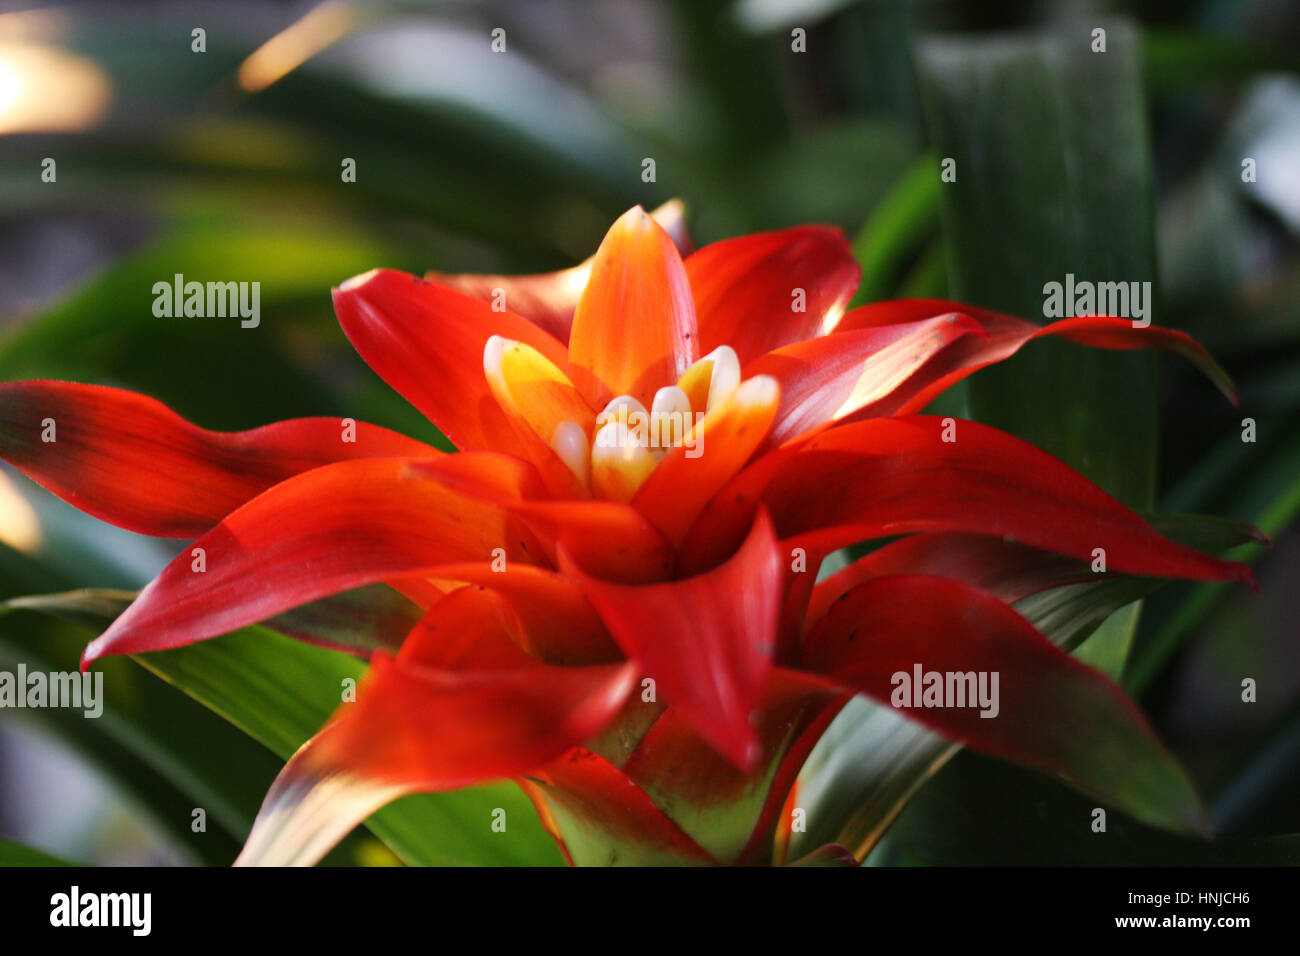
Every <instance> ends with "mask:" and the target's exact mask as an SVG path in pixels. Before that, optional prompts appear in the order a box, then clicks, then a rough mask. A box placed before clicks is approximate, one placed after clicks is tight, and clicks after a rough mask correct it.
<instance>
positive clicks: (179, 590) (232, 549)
mask: <svg viewBox="0 0 1300 956" xmlns="http://www.w3.org/2000/svg"><path fill="white" fill-rule="evenodd" d="M535 480H536V479H535V473H534V472H533V471H532V469H531V468H529V467H528V466H527V465H526V464H525V463H523V462H521V461H518V460H517V459H513V458H507V457H505V456H502V455H493V454H492V453H490V452H463V453H461V454H458V455H448V456H446V457H444V458H440V459H436V460H433V461H423V460H418V459H407V458H377V459H372V460H369V461H351V462H341V463H339V464H335V465H327V466H325V467H324V468H317V469H316V470H315V471H309V472H306V473H305V474H302V475H298V476H296V477H294V478H290V479H289V480H288V481H285V482H282V483H281V484H279V485H276V486H275V487H274V488H272V489H271V490H269V491H267V492H264V493H263V494H262V495H259V496H258V497H257V498H254V499H253V500H252V501H250V502H249V503H248V504H246V505H244V506H243V507H242V508H240V509H239V510H238V511H236V512H234V513H233V514H231V515H230V516H229V517H227V518H226V519H225V520H224V521H223V522H221V524H219V525H217V527H215V528H214V529H212V530H211V531H209V532H208V533H207V534H206V535H204V536H203V537H202V538H200V539H199V540H198V541H196V542H195V548H194V549H192V550H189V551H186V552H184V553H182V554H181V555H180V556H179V557H178V558H177V559H176V560H175V561H173V562H172V563H171V564H169V565H168V566H167V567H166V568H164V569H163V571H162V573H161V574H159V575H158V577H157V578H155V579H154V580H153V581H152V582H151V583H150V584H149V586H148V587H146V588H145V589H144V590H143V591H141V592H140V596H139V597H138V598H136V600H135V602H134V603H133V604H132V605H131V606H130V607H129V608H127V610H126V611H125V613H123V614H122V615H121V617H119V618H118V619H117V620H116V621H114V622H113V624H112V626H111V627H110V628H109V629H108V630H107V631H105V632H104V633H103V634H102V635H100V636H99V637H98V638H96V639H95V640H94V641H92V642H91V643H90V645H89V646H88V647H87V648H86V652H85V654H84V655H83V658H82V660H83V663H84V662H89V661H92V660H94V659H95V658H97V657H102V656H104V655H105V654H135V653H140V652H144V651H156V650H163V649H165V648H168V647H178V646H180V645H183V644H188V643H192V642H194V641H199V640H203V639H204V638H208V637H215V636H216V635H218V634H224V633H226V632H228V631H232V630H235V629H236V628H239V627H243V626H245V625H247V624H252V623H254V622H256V621H261V620H265V619H266V618H268V617H271V616H272V615H275V614H278V613H280V612H281V611H284V610H287V609H288V608H291V607H296V606H298V605H300V604H306V603H307V602H308V601H313V600H316V599H317V598H321V597H325V596H327V595H329V594H333V593H336V592H338V591H344V590H347V589H349V588H356V587H360V586H362V585H365V584H370V583H373V582H375V581H382V580H386V579H389V578H395V577H401V576H404V575H412V574H416V573H419V572H421V571H423V570H424V569H427V568H429V567H431V566H435V565H438V564H443V563H447V562H450V561H490V560H491V559H492V557H493V554H492V552H493V549H495V548H502V549H504V550H503V552H502V554H503V555H504V556H505V558H506V559H507V560H509V561H519V562H520V563H526V562H527V560H528V557H527V552H526V550H523V549H522V548H521V545H524V546H525V547H526V545H525V542H526V541H527V540H528V537H529V536H528V534H527V532H526V531H524V530H523V529H522V528H519V527H517V524H518V522H517V521H515V520H513V519H512V518H511V517H510V515H509V513H508V512H507V511H506V508H505V507H504V505H503V504H502V502H504V501H508V500H511V499H515V498H518V497H519V496H520V495H521V494H524V493H527V492H528V491H530V490H531V489H532V486H533V484H534V483H535ZM532 543H533V547H534V548H536V547H538V545H537V543H536V542H535V541H534V542H532ZM197 549H202V552H203V557H204V562H205V568H206V569H205V570H204V571H203V572H202V573H199V572H197V571H196V570H194V567H195V562H196V560H197V559H196V558H195V557H194V554H195V551H196V550H197Z"/></svg>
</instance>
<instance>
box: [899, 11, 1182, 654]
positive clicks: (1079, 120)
mask: <svg viewBox="0 0 1300 956" xmlns="http://www.w3.org/2000/svg"><path fill="white" fill-rule="evenodd" d="M1106 29H1107V48H1106V52H1105V54H1104V55H1102V54H1096V53H1093V52H1092V51H1091V49H1090V41H1091V36H1090V34H1091V30H1090V29H1085V28H1084V27H1082V26H1074V27H1068V28H1064V29H1062V30H1061V31H1059V32H1055V33H1051V34H1046V35H1038V36H1014V37H1010V36H1009V37H999V38H995V39H984V38H979V39H959V40H952V39H943V40H938V39H935V40H929V41H926V42H925V43H924V44H923V45H922V47H921V50H920V56H919V68H920V71H921V77H922V87H923V98H924V100H925V104H926V112H927V117H928V119H929V122H930V128H931V131H932V134H933V138H934V148H935V150H936V152H937V153H938V155H939V156H940V157H944V158H951V159H953V160H955V163H956V166H955V171H956V181H955V182H949V183H944V184H943V188H942V189H941V190H940V192H941V194H942V203H943V229H944V236H945V242H946V245H947V251H948V263H949V277H950V280H951V285H952V294H953V296H954V297H955V298H958V299H962V300H965V301H969V302H971V303H973V304H976V305H981V306H985V307H988V308H994V309H999V310H1002V311H1005V312H1010V313H1012V314H1015V315H1021V316H1028V317H1034V316H1042V315H1043V314H1044V310H1045V305H1044V302H1045V295H1044V286H1045V285H1046V284H1047V283H1050V282H1057V283H1061V284H1064V283H1065V282H1066V281H1067V278H1066V277H1067V275H1073V276H1074V277H1075V278H1076V279H1077V280H1080V281H1089V282H1140V283H1141V282H1149V283H1151V285H1150V286H1147V288H1149V289H1154V288H1155V285H1154V283H1155V280H1156V262H1155V232H1154V222H1155V219H1154V206H1153V198H1152V186H1151V180H1150V147H1149V144H1148V139H1147V131H1146V112H1145V109H1146V108H1145V103H1144V101H1143V98H1142V82H1141V79H1142V78H1141V61H1140V57H1139V49H1138V38H1137V35H1136V33H1135V31H1134V30H1133V29H1132V28H1131V27H1130V26H1129V25H1128V24H1126V23H1124V22H1116V23H1111V24H1108V25H1107V27H1106ZM1147 304H1148V307H1150V305H1151V303H1150V301H1149V299H1148V303H1147ZM1147 317H1148V318H1151V315H1150V313H1149V312H1148V314H1147ZM1157 317H1158V316H1157ZM1156 398H1157V395H1156V384H1155V365H1154V359H1153V357H1152V356H1151V355H1148V354H1142V353H1123V354H1116V353H1113V352H1102V351H1095V350H1090V349H1085V348H1080V347H1078V346H1075V345H1071V344H1068V343H1064V342H1044V343H1035V345H1034V346H1033V347H1032V348H1028V349H1025V350H1024V351H1023V352H1021V353H1020V354H1019V355H1017V356H1015V357H1014V358H1012V359H1011V360H1009V361H1007V362H1005V363H1002V364H1001V365H1000V366H997V367H994V368H990V369H987V370H985V371H983V372H981V373H980V374H979V375H977V376H975V377H974V378H973V379H971V381H970V387H969V401H970V409H971V412H972V415H973V417H975V418H976V419H977V420H979V421H983V422H987V423H989V424H992V425H995V426H997V427H999V428H1001V429H1003V430H1004V431H1008V432H1011V433H1012V434H1015V435H1018V436H1019V437H1021V438H1024V439H1025V440H1027V441H1029V442H1031V443H1032V444H1034V445H1036V446H1038V447H1040V448H1043V449H1044V450H1046V451H1048V452H1050V453H1052V454H1053V455H1055V456H1056V457H1058V458H1061V459H1062V460H1064V461H1065V462H1067V463H1068V464H1070V465H1073V466H1074V467H1075V468H1077V469H1078V470H1079V471H1081V472H1082V473H1083V474H1085V475H1087V476H1088V477H1089V478H1091V479H1092V480H1093V481H1095V482H1097V483H1098V484H1099V485H1101V486H1102V487H1103V488H1105V489H1106V490H1107V491H1109V492H1111V493H1112V494H1114V495H1115V496H1116V497H1118V498H1119V499H1120V500H1122V501H1124V502H1125V503H1126V504H1129V505H1130V506H1134V507H1138V508H1147V507H1150V505H1151V503H1152V500H1153V494H1154V489H1155V455H1156V440H1157V431H1156V428H1157V423H1156V413H1157V403H1156ZM1138 611H1139V609H1138V608H1137V607H1132V608H1129V609H1128V610H1125V611H1123V612H1122V613H1120V614H1118V615H1116V616H1115V617H1114V618H1113V619H1112V620H1110V621H1108V622H1107V624H1106V625H1105V626H1104V627H1103V628H1102V630H1101V631H1100V632H1099V633H1098V634H1097V635H1096V636H1094V637H1093V638H1092V641H1091V642H1090V646H1089V648H1088V650H1087V651H1086V652H1085V653H1084V655H1083V657H1084V659H1085V660H1087V661H1088V662H1089V663H1092V664H1094V665H1095V666H1099V667H1100V668H1101V669H1103V670H1104V671H1105V672H1106V673H1109V674H1111V675H1117V674H1118V673H1120V671H1121V669H1122V667H1123V663H1124V660H1125V659H1126V657H1127V653H1128V648H1129V646H1130V644H1131V642H1132V638H1133V632H1134V629H1135V627H1136V623H1137V615H1138Z"/></svg>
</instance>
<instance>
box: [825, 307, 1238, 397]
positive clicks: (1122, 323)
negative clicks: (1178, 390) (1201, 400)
mask: <svg viewBox="0 0 1300 956" xmlns="http://www.w3.org/2000/svg"><path fill="white" fill-rule="evenodd" d="M947 312H958V313H961V314H963V315H968V316H970V317H972V318H974V319H975V320H977V321H978V322H979V323H980V324H981V325H982V326H984V329H985V331H986V332H987V333H988V335H987V337H986V338H983V339H967V340H964V341H962V342H959V343H957V344H955V345H954V346H953V347H952V348H950V349H947V350H945V351H944V353H943V354H942V355H941V356H939V357H938V358H936V359H935V361H933V362H931V363H930V364H929V365H928V366H927V368H926V369H925V374H924V376H923V377H922V376H918V380H917V381H916V382H914V383H911V384H913V385H915V386H916V387H914V388H911V389H909V390H908V391H907V392H906V393H904V394H900V395H899V396H897V397H898V399H899V400H898V401H894V402H891V401H885V402H881V403H880V404H879V406H877V407H872V408H868V409H865V410H864V414H872V415H893V414H900V413H909V412H915V411H920V410H921V409H922V408H924V407H925V406H926V405H927V404H928V403H929V402H930V400H931V399H932V398H934V397H935V396H936V395H938V394H940V393H941V392H943V391H944V390H945V389H947V388H948V387H950V386H951V385H953V384H955V383H956V382H958V381H960V380H961V379H963V378H965V377H967V376H968V375H970V374H971V373H973V372H975V371H977V370H979V369H981V368H984V367H985V366H986V365H991V364H993V363H994V362H1001V361H1003V360H1004V359H1007V358H1010V357H1011V356H1012V355H1015V354H1016V352H1018V351H1019V350H1020V348H1021V346H1023V345H1025V344H1026V343H1027V342H1030V341H1032V340H1033V339H1037V338H1041V337H1043V336H1048V335H1055V336H1060V337H1061V338H1063V339H1066V340H1067V341H1070V342H1075V343H1077V344H1079V345H1086V346H1088V347H1090V348H1098V349H1110V350H1114V351H1130V350H1133V349H1147V348H1159V349H1164V350H1166V351H1170V352H1175V353H1177V354H1179V355H1181V356H1182V357H1183V358H1185V359H1187V360H1188V361H1189V362H1191V363H1192V364H1193V365H1195V366H1196V367H1197V368H1199V369H1200V370H1201V372H1202V373H1203V374H1204V375H1205V376H1206V378H1208V379H1209V380H1210V381H1211V382H1213V383H1214V384H1215V386H1216V387H1217V388H1218V389H1219V391H1221V392H1223V394H1224V395H1225V396H1227V398H1228V400H1229V401H1230V402H1232V404H1234V405H1236V404H1237V389H1236V386H1235V385H1233V383H1232V379H1231V378H1230V377H1229V375H1228V373H1227V372H1226V371H1224V369H1223V367H1222V366H1221V365H1219V363H1218V362H1216V361H1215V360H1214V357H1213V356H1212V355H1210V353H1209V352H1207V351H1206V350H1205V348H1204V346H1202V345H1201V344H1200V343H1199V342H1197V341H1196V340H1195V339H1194V338H1192V337H1191V336H1190V335H1188V334H1187V333H1186V332H1180V331H1178V330H1177V329H1165V328H1160V327H1158V326H1154V325H1152V326H1146V327H1142V326H1135V325H1134V324H1133V322H1132V321H1131V320H1129V319H1121V318H1117V317H1115V316H1106V315H1081V316H1076V317H1074V318H1069V319H1061V320H1060V321H1059V322H1052V323H1049V324H1048V325H1041V326H1040V325H1036V324H1034V323H1033V322H1027V321H1025V320H1024V319H1020V318H1016V317H1015V316H1013V315H1005V314H1003V313H1001V312H993V311H990V310H989V309H980V308H976V307H975V306H971V305H965V304H963V303H961V302H950V301H948V300H946V299H894V300H891V301H887V302H873V303H871V304H870V305H864V306H862V307H861V308H857V309H854V310H853V311H851V312H849V313H848V314H847V315H845V316H844V319H843V321H841V322H840V324H839V326H837V327H836V330H835V331H836V334H839V333H842V332H851V331H854V330H858V329H869V328H879V327H882V326H889V325H895V324H898V323H901V322H915V321H918V320H921V319H927V318H932V317H934V316H936V315H942V314H944V313H947Z"/></svg>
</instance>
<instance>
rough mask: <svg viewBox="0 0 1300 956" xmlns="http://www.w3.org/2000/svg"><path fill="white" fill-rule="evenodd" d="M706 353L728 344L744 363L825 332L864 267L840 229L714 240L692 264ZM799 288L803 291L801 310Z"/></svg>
mask: <svg viewBox="0 0 1300 956" xmlns="http://www.w3.org/2000/svg"><path fill="white" fill-rule="evenodd" d="M686 274H687V275H688V276H689V277H690V281H691V291H692V292H693V293H694V295H695V309H696V314H697V316H698V317H699V326H700V353H701V354H707V353H709V352H711V351H713V349H715V348H717V347H718V346H719V345H730V346H731V347H732V348H733V349H735V350H736V354H737V355H739V356H740V361H741V364H742V365H743V364H744V363H746V362H748V361H750V360H751V359H756V358H758V357H759V356H760V355H763V354H764V353H766V352H770V351H772V350H773V349H777V348H780V347H781V346H783V345H789V344H791V343H793V342H802V341H804V340H805V339H811V338H813V337H815V336H818V335H821V334H823V332H825V331H826V330H827V329H829V328H830V327H831V326H833V324H834V322H835V321H836V320H838V319H839V317H840V314H841V313H842V312H843V311H844V307H845V306H846V305H848V303H849V300H850V299H851V298H853V290H854V289H856V288H857V287H858V279H859V278H860V277H861V275H862V270H861V269H860V268H859V266H858V264H857V262H856V261H855V260H854V258H853V250H852V249H850V248H849V244H848V243H847V242H846V241H845V240H844V236H843V235H842V234H841V233H840V231H839V230H838V229H835V228H832V227H829V226H797V227H795V228H794V229H782V230H780V231H778V232H760V233H756V234H754V235H749V236H740V237H737V238H735V239H724V240H722V241H721V242H714V243H711V244H709V245H707V246H705V247H704V248H703V249H701V250H700V251H699V252H696V253H695V254H693V255H691V256H690V257H688V258H687V260H686ZM796 290H802V291H803V302H802V305H803V306H804V310H803V311H795V307H796V306H797V305H798V304H800V303H799V302H798V299H797V298H796Z"/></svg>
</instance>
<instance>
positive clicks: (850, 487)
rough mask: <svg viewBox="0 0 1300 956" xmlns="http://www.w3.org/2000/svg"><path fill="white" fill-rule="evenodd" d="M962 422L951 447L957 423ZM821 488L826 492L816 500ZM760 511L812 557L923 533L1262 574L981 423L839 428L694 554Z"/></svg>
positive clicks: (1147, 567)
mask: <svg viewBox="0 0 1300 956" xmlns="http://www.w3.org/2000/svg"><path fill="white" fill-rule="evenodd" d="M950 421H952V422H953V425H952V430H951V440H945V439H944V437H943V436H944V434H945V428H946V427H948V426H945V424H944V423H945V422H950ZM810 487H816V488H817V489H818V493H817V494H815V495H810V494H808V489H809V488H810ZM757 506H762V507H764V508H766V509H767V511H768V512H769V513H770V514H771V516H772V520H773V522H774V523H775V525H776V528H777V532H778V534H779V535H780V537H781V538H782V539H791V538H795V537H796V536H798V537H797V540H796V541H793V542H791V541H787V544H791V545H794V544H797V545H799V546H801V547H806V548H809V549H810V550H822V549H825V548H837V547H843V546H845V545H848V544H852V543H853V542H855V541H861V540H864V539H866V538H871V537H880V536H885V535H898V534H906V533H911V532H917V531H959V532H968V533H973V534H982V535H993V536H999V537H1006V538H1008V539H1010V540H1014V541H1018V542H1020V543H1021V544H1025V545H1029V546H1031V547H1035V548H1040V549H1042V550H1045V551H1052V552H1055V553H1058V554H1065V555H1069V556H1071V557H1075V558H1078V559H1080V560H1084V561H1092V560H1093V559H1094V558H1096V557H1097V555H1095V554H1094V553H1093V551H1094V549H1096V548H1102V549H1104V551H1105V555H1106V565H1107V568H1108V569H1110V570H1111V571H1119V572H1123V573H1126V574H1144V575H1149V576H1152V577H1169V578H1190V579H1192V580H1199V581H1223V580H1238V581H1242V582H1245V583H1247V584H1250V583H1251V582H1252V581H1253V580H1254V578H1253V575H1252V574H1251V572H1250V569H1249V568H1247V567H1246V566H1245V565H1243V564H1240V563H1238V562H1235V561H1225V560H1222V559H1220V558H1216V557H1212V556H1210V555H1206V554H1201V553H1200V552H1198V551H1194V550H1192V549H1191V548H1186V547H1184V546H1182V545H1180V544H1177V543H1176V542H1174V541H1171V540H1170V539H1168V538H1166V537H1164V536H1163V535H1161V534H1160V533H1159V532H1158V531H1156V530H1155V529H1154V528H1152V527H1151V526H1150V525H1149V524H1147V523H1146V522H1145V521H1143V520H1142V519H1141V518H1140V517H1139V516H1138V515H1137V514H1135V513H1134V512H1133V511H1131V510H1130V509H1128V508H1126V507H1124V505H1122V504H1120V503H1119V502H1118V501H1116V500H1115V499H1114V498H1112V497H1111V496H1110V495H1108V494H1106V492H1104V491H1102V489H1101V488H1099V487H1097V486H1096V485H1094V484H1093V483H1092V482H1090V481H1088V479H1086V478H1084V477H1083V476H1082V475H1080V474H1079V473H1078V472H1077V471H1075V470H1074V469H1072V468H1070V467H1069V466H1068V465H1066V464H1065V463H1064V462H1062V461H1060V460H1059V459H1057V458H1053V457H1052V456H1051V455H1049V454H1047V453H1046V452H1044V451H1041V450H1040V449H1038V448H1035V447H1034V446H1033V445H1030V444H1029V443H1028V442H1024V441H1021V440H1020V439H1018V438H1015V437H1013V436H1011V435H1008V434H1006V433H1005V432H1001V431H998V430H997V429H995V428H990V427H989V426H987V425H981V424H978V423H976V422H969V421H964V420H962V421H954V420H951V419H943V418H938V417H935V416H929V415H913V416H905V417H900V418H874V419H869V420H867V421H863V422H855V423H852V424H847V425H839V426H837V427H835V428H832V429H829V430H828V431H825V432H822V433H821V434H819V435H816V436H814V437H813V438H811V439H809V440H807V441H805V442H802V443H801V444H799V445H798V447H789V446H787V448H786V449H783V450H781V451H778V452H775V453H773V454H771V455H768V456H766V457H765V458H761V459H759V460H758V461H757V462H756V463H755V464H752V465H750V466H749V469H748V470H747V471H745V472H741V474H740V475H738V476H737V477H736V478H735V479H734V480H733V481H732V482H731V483H730V484H729V485H728V486H727V487H725V488H724V489H723V490H722V491H720V492H719V493H718V495H717V496H716V497H715V498H714V500H713V504H712V507H711V508H710V509H709V510H707V511H706V512H705V513H704V515H703V516H702V517H701V518H700V520H699V521H697V522H696V525H695V527H694V528H692V530H691V533H690V534H689V535H688V537H687V540H686V543H685V545H684V547H683V551H684V552H686V553H691V552H695V551H697V550H698V552H699V553H701V554H708V553H711V552H712V551H714V550H716V549H718V548H719V547H721V546H722V545H723V544H725V543H726V542H728V541H735V540H737V539H738V538H739V536H740V535H741V534H744V533H745V530H746V529H747V528H748V524H747V522H748V520H749V515H750V514H751V513H752V511H753V509H754V508H755V507H757Z"/></svg>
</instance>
